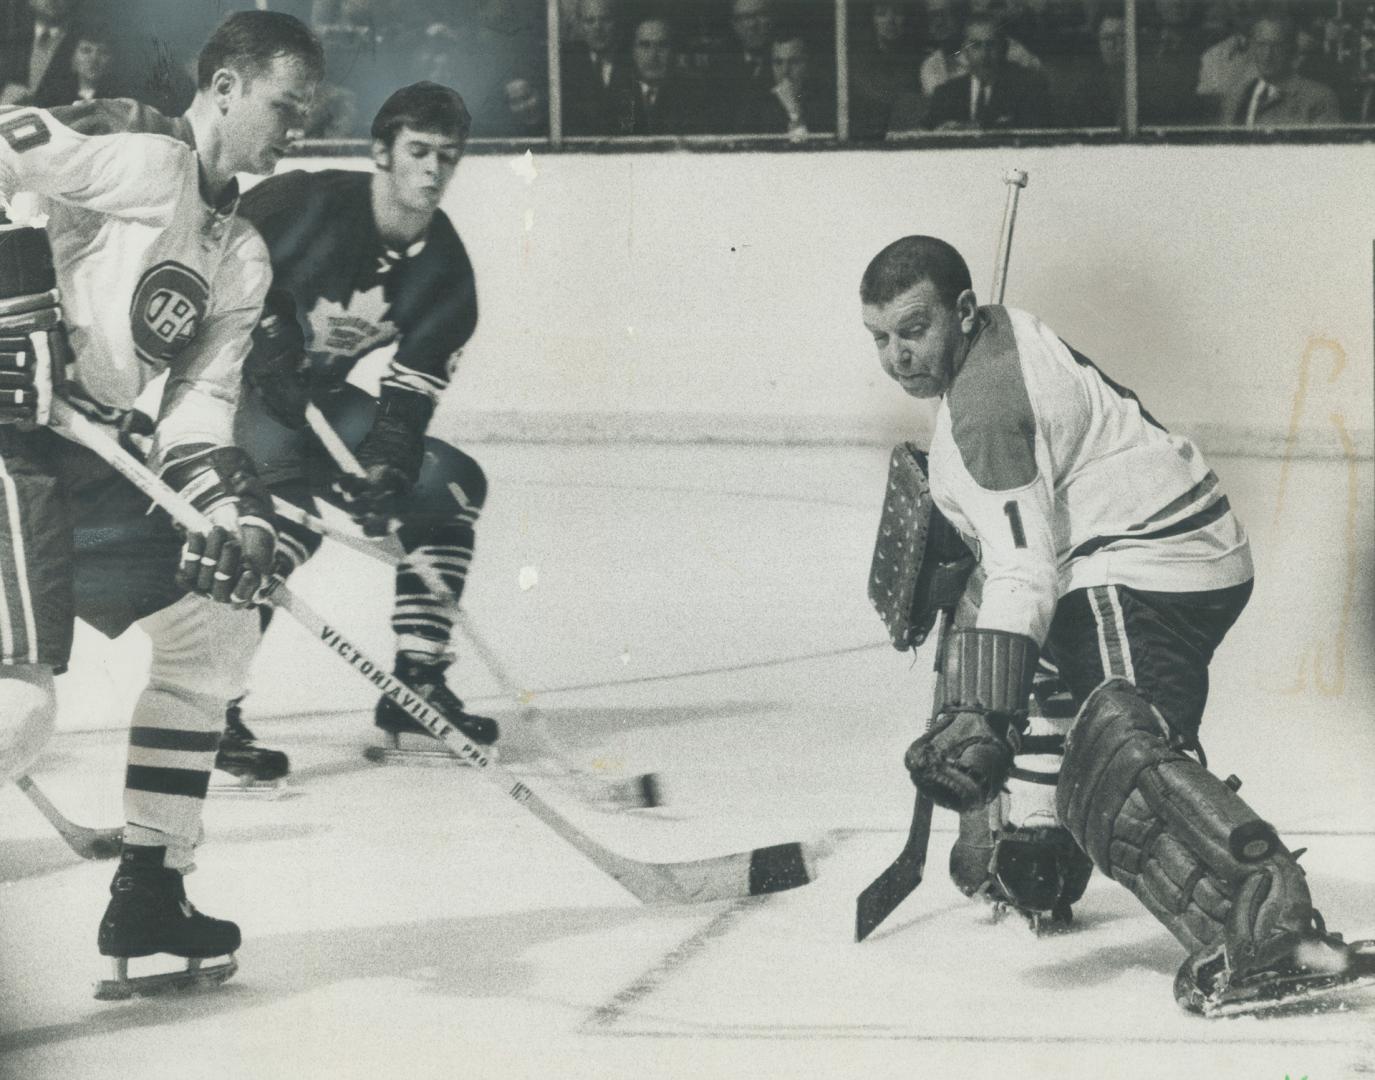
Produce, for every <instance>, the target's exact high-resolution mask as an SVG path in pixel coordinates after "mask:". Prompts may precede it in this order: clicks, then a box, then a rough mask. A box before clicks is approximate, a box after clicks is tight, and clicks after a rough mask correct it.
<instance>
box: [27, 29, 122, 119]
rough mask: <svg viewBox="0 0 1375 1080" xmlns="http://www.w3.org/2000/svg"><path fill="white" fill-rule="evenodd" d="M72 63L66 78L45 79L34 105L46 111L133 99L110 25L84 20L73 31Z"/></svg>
mask: <svg viewBox="0 0 1375 1080" xmlns="http://www.w3.org/2000/svg"><path fill="white" fill-rule="evenodd" d="M72 39H73V42H74V47H73V49H72V59H71V63H70V64H69V65H68V70H67V76H66V78H64V79H52V80H45V89H44V92H43V95H39V96H37V97H35V99H34V102H33V104H35V105H39V106H42V107H43V108H45V109H50V108H54V107H56V106H58V105H70V104H72V103H73V102H76V101H94V100H95V99H96V98H112V97H131V96H133V94H132V92H131V90H130V87H129V84H128V82H127V80H126V79H125V72H126V71H127V64H117V63H116V50H117V49H118V41H117V39H116V37H115V35H114V33H113V30H112V28H111V27H110V25H109V24H108V23H99V22H92V21H89V20H83V21H82V22H81V23H80V24H79V25H78V26H77V27H76V28H75V29H74V30H73V31H72Z"/></svg>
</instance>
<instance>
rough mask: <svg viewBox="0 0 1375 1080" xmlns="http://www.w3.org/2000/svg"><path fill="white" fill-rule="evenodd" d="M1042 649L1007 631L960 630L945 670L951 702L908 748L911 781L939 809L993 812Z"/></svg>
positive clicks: (1021, 726) (949, 649)
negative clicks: (990, 806) (984, 808)
mask: <svg viewBox="0 0 1375 1080" xmlns="http://www.w3.org/2000/svg"><path fill="white" fill-rule="evenodd" d="M1037 651H1038V650H1037V647H1036V643H1035V642H1034V641H1032V640H1031V638H1029V637H1026V636H1024V635H1022V634H1011V633H1007V632H1005V631H1002V630H957V631H955V632H954V633H953V634H951V635H950V640H949V642H948V643H947V644H946V648H945V656H944V658H943V664H942V674H943V677H944V680H945V700H944V702H943V703H942V705H941V707H940V710H939V711H938V712H937V714H936V718H935V720H934V721H932V724H931V727H930V728H929V729H928V730H927V731H926V733H925V734H924V735H922V736H921V738H919V739H917V741H916V742H914V743H913V744H912V745H911V746H910V747H908V750H907V754H906V757H905V759H904V762H905V764H906V765H907V771H908V772H909V773H911V775H912V783H914V784H915V785H916V786H917V790H918V791H920V792H921V793H922V794H924V795H925V796H927V798H929V799H930V800H931V801H932V802H933V803H935V804H936V805H937V806H944V807H947V808H949V809H951V810H958V811H960V812H964V811H966V810H974V809H977V808H978V807H980V806H986V805H988V804H989V803H990V802H992V801H993V799H994V798H995V797H996V796H997V794H998V792H1000V791H1001V790H1002V789H1003V785H1004V784H1006V783H1007V779H1008V776H1009V774H1010V773H1011V771H1012V759H1013V758H1014V756H1015V755H1016V753H1017V750H1018V748H1019V747H1020V745H1021V737H1022V734H1023V732H1025V731H1026V727H1027V697H1028V695H1029V694H1030V693H1031V679H1032V675H1033V674H1035V671H1036V654H1037Z"/></svg>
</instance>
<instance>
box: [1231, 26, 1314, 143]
mask: <svg viewBox="0 0 1375 1080" xmlns="http://www.w3.org/2000/svg"><path fill="white" fill-rule="evenodd" d="M1296 35H1297V27H1296V26H1295V25H1294V21H1293V19H1291V18H1290V17H1289V16H1287V15H1278V14H1276V15H1264V16H1262V17H1261V18H1259V19H1257V20H1256V23H1255V26H1254V27H1253V29H1252V30H1251V59H1252V61H1253V63H1254V64H1255V68H1256V73H1257V74H1256V78H1254V79H1248V80H1247V81H1245V82H1243V83H1241V84H1240V85H1239V86H1237V87H1236V89H1235V90H1234V91H1233V92H1232V93H1231V94H1228V95H1227V96H1226V97H1225V98H1224V99H1223V105H1222V116H1221V120H1222V122H1223V123H1224V124H1233V125H1235V126H1237V127H1248V128H1258V127H1259V128H1266V127H1295V126H1317V125H1320V124H1339V123H1341V112H1340V109H1339V108H1338V105H1337V95H1336V92H1335V91H1333V90H1332V88H1331V87H1329V86H1324V85H1323V84H1322V83H1320V82H1317V81H1315V80H1313V79H1308V78H1305V77H1304V76H1302V75H1297V74H1295V72H1294V54H1295V39H1296Z"/></svg>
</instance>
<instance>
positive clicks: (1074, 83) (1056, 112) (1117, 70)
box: [1052, 9, 1192, 128]
mask: <svg viewBox="0 0 1375 1080" xmlns="http://www.w3.org/2000/svg"><path fill="white" fill-rule="evenodd" d="M1126 56H1127V50H1126V20H1125V19H1124V18H1123V17H1122V14H1121V13H1120V12H1117V11H1108V10H1106V9H1105V10H1102V11H1101V12H1100V13H1099V15H1098V25H1097V27H1096V29H1095V31H1094V52H1093V55H1092V56H1086V57H1083V58H1082V59H1080V60H1078V61H1077V62H1075V63H1073V64H1071V65H1069V66H1068V67H1067V68H1065V69H1062V73H1061V74H1060V75H1059V76H1058V77H1057V78H1056V79H1055V81H1054V83H1053V84H1052V89H1053V92H1052V110H1053V122H1054V124H1055V125H1056V126H1057V127H1072V128H1092V127H1121V126H1122V120H1123V105H1122V102H1123V96H1124V94H1125V92H1126ZM1191 89H1192V87H1191Z"/></svg>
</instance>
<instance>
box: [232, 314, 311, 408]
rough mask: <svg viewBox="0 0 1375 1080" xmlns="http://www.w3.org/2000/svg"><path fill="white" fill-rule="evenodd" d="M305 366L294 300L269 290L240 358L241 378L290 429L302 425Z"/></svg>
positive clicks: (303, 339) (306, 396) (306, 399)
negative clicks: (245, 354) (243, 356)
mask: <svg viewBox="0 0 1375 1080" xmlns="http://www.w3.org/2000/svg"><path fill="white" fill-rule="evenodd" d="M306 366H307V360H306V335H305V331H304V330H302V329H301V323H300V320H299V319H297V317H296V301H295V300H294V299H293V298H292V296H291V294H290V293H289V292H287V291H286V290H285V289H269V290H268V293H267V299H266V300H264V301H263V313H262V316H261V318H259V319H258V325H257V326H256V327H254V328H253V348H252V349H251V350H250V351H249V353H248V359H247V360H245V361H244V365H243V375H244V381H245V382H247V383H248V385H249V386H251V387H252V388H253V389H254V390H256V391H257V392H258V396H259V397H261V398H262V402H263V406H264V408H266V409H267V412H268V415H269V416H271V417H272V418H273V419H274V420H276V421H277V422H278V423H279V424H282V425H283V426H285V427H289V428H292V429H293V430H299V429H300V428H303V427H305V426H306V416H305V409H306V404H307V403H308V402H309V401H310V390H309V384H308V381H307V379H306Z"/></svg>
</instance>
